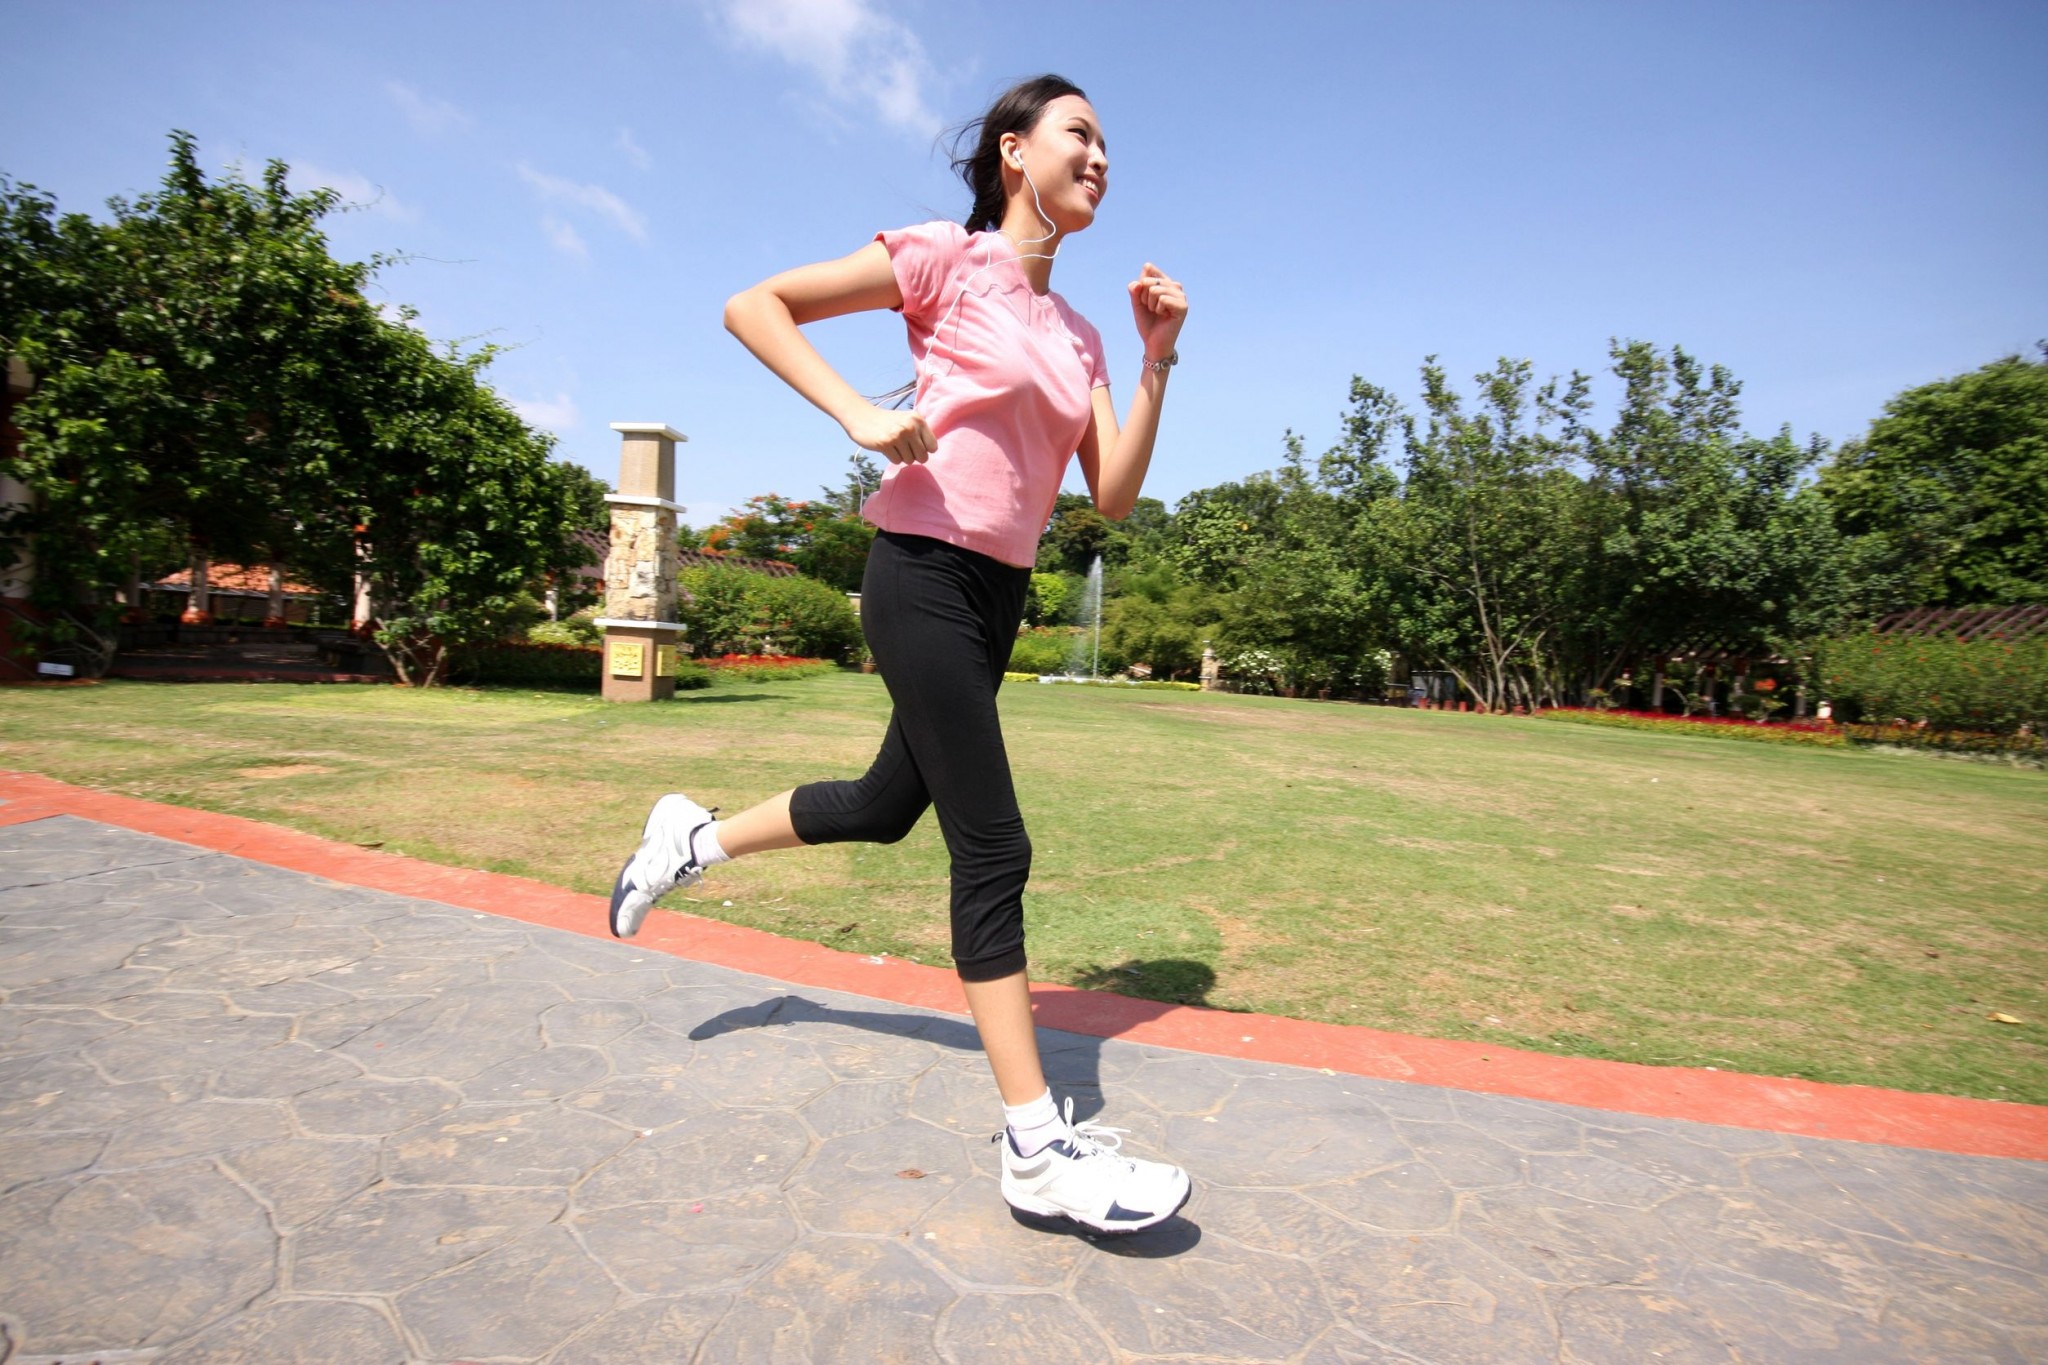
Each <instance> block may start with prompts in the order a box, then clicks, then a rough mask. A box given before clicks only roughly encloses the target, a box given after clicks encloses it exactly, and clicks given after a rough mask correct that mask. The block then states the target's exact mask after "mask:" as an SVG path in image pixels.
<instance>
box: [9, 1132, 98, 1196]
mask: <svg viewBox="0 0 2048 1365" xmlns="http://www.w3.org/2000/svg"><path fill="white" fill-rule="evenodd" d="M106 1145H107V1139H106V1137H105V1136H104V1135H103V1134H100V1133H48V1134H39V1135H37V1136H35V1137H0V1194H4V1193H6V1192H7V1191H9V1190H15V1189H19V1188H21V1187H22V1186H23V1185H31V1184H34V1183H35V1182H36V1181H38V1180H48V1179H50V1178H51V1177H52V1176H59V1175H69V1174H70V1173H71V1172H73V1171H82V1170H84V1169H85V1168H86V1167H87V1166H90V1165H92V1163H93V1162H94V1161H95V1160H96V1159H97V1158H98V1157H99V1154H100V1149H101V1148H103V1147H105V1146H106Z"/></svg>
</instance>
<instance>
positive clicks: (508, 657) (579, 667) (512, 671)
mask: <svg viewBox="0 0 2048 1365" xmlns="http://www.w3.org/2000/svg"><path fill="white" fill-rule="evenodd" d="M448 678H449V681H451V682H458V683H469V684H473V685H479V686H485V687H491V686H496V687H543V688H565V689H569V690H572V691H578V692H594V691H596V690H597V689H598V688H599V687H600V686H601V685H602V684H603V682H604V651H603V650H601V649H593V648H591V647H589V646H587V645H543V644H530V643H526V644H522V643H516V642H513V641H501V642H499V643H497V644H489V645H459V646H457V647H456V648H455V649H453V650H451V651H449V659H448Z"/></svg>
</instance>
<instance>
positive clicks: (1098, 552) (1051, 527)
mask: <svg viewBox="0 0 2048 1365" xmlns="http://www.w3.org/2000/svg"><path fill="white" fill-rule="evenodd" d="M1128 545H1129V542H1128V541H1127V540H1126V538H1125V537H1124V535H1123V533H1122V532H1121V531H1120V530H1119V529H1118V528H1117V525H1116V523H1115V522H1113V521H1111V520H1110V519H1109V518H1108V517H1105V516H1103V515H1102V513H1100V512H1098V511H1096V510H1095V503H1094V502H1093V501H1092V500H1091V499H1090V498H1089V497H1088V495H1087V494H1085V493H1067V492H1062V493H1060V494H1059V496H1058V497H1057V498H1055V499H1054V500H1053V507H1052V515H1051V516H1050V517H1049V518H1047V520H1046V524H1045V530H1044V531H1043V532H1042V533H1041V534H1040V535H1039V538H1038V569H1039V571H1040V572H1041V573H1070V574H1080V575H1082V576H1084V577H1085V576H1086V575H1087V573H1088V570H1089V569H1090V567H1091V566H1093V565H1094V563H1095V560H1096V557H1097V556H1100V557H1101V558H1102V559H1103V561H1104V562H1105V563H1117V562H1120V561H1122V559H1123V558H1124V553H1125V551H1126V549H1127V548H1128Z"/></svg>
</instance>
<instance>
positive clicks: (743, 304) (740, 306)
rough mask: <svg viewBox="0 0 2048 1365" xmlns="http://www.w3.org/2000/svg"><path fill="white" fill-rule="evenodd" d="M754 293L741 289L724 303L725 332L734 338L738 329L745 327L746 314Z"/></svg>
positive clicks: (751, 304) (753, 291)
mask: <svg viewBox="0 0 2048 1365" xmlns="http://www.w3.org/2000/svg"><path fill="white" fill-rule="evenodd" d="M754 293H755V290H754V289H742V290H740V292H739V293H737V294H734V295H733V296H732V297H731V298H729V299H727V300H726V301H725V330H726V331H728V332H731V333H732V334H733V335H734V336H738V335H739V334H740V329H741V328H743V327H745V326H746V318H747V314H748V313H749V312H750V311H751V310H752V308H753V304H754V297H753V296H754Z"/></svg>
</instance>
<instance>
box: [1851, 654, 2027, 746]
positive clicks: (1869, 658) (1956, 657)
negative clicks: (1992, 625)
mask: <svg viewBox="0 0 2048 1365" xmlns="http://www.w3.org/2000/svg"><path fill="white" fill-rule="evenodd" d="M1814 665H1815V671H1816V673H1817V674H1818V676H1819V678H1820V680H1821V684H1822V689H1823V691H1824V692H1825V694H1826V695H1827V696H1828V698H1829V699H1830V700H1831V701H1834V702H1836V703H1837V704H1838V705H1840V704H1842V703H1847V705H1848V707H1849V708H1850V710H1851V712H1852V713H1853V714H1852V715H1850V716H1848V717H1845V718H1846V719H1860V720H1863V721H1868V722H1871V723H1873V724H1884V723H1886V722H1889V721H1893V720H1904V721H1924V722H1926V724H1927V726H1928V728H1930V729H1934V730H1977V731H1987V732H1990V733H1992V734H1999V735H2011V734H2016V733H2018V732H2019V731H2020V729H2021V727H2023V726H2025V727H2027V728H2029V729H2031V730H2032V731H2034V732H2036V733H2038V732H2040V731H2041V729H2042V728H2043V727H2044V726H2048V639H2042V638H2036V639H2032V640H2007V639H2004V638H2002V637H1998V636H1992V637H1988V638H1983V639H1977V640H1959V639H1956V638H1955V637H1954V636H1926V635H1918V636H1916V635H1880V634H1878V633H1877V632H1876V631H1865V632H1863V633H1861V634H1858V635H1844V636H1838V637H1836V638H1834V639H1831V640H1824V641H1822V642H1821V644H1820V646H1819V647H1818V648H1817V649H1816V650H1815V651H1814Z"/></svg>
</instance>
